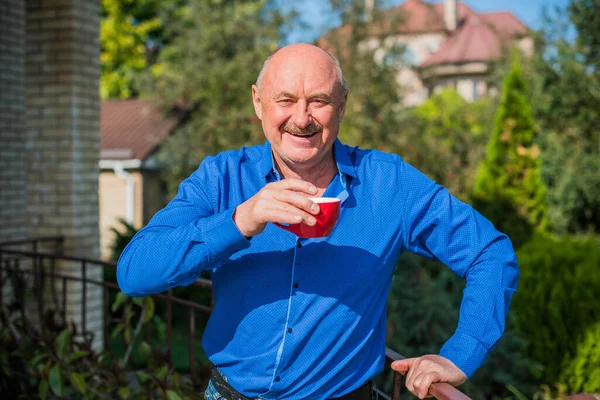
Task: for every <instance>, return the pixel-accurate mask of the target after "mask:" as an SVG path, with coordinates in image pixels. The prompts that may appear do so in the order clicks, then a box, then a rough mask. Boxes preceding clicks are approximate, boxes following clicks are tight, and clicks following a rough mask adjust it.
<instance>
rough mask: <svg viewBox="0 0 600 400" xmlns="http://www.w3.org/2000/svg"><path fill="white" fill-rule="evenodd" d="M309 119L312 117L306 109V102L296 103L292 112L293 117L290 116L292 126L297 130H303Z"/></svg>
mask: <svg viewBox="0 0 600 400" xmlns="http://www.w3.org/2000/svg"><path fill="white" fill-rule="evenodd" d="M311 118H312V116H311V113H310V109H309V108H308V102H306V101H299V102H297V103H296V107H295V110H294V115H293V116H292V121H293V122H294V124H295V125H296V126H297V127H298V128H300V129H304V128H306V127H307V126H308V125H309V124H310V122H311Z"/></svg>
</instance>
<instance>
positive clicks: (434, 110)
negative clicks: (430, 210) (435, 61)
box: [390, 88, 496, 201]
mask: <svg viewBox="0 0 600 400" xmlns="http://www.w3.org/2000/svg"><path fill="white" fill-rule="evenodd" d="M495 106H496V101H494V99H492V98H481V99H479V100H477V101H475V102H472V103H468V102H467V101H465V100H464V99H463V98H462V97H461V96H460V95H459V94H458V92H456V90H454V89H451V88H448V89H445V90H444V91H442V92H440V93H437V94H434V95H432V96H431V97H430V98H429V99H428V100H427V101H425V102H424V103H423V104H421V105H419V106H417V107H415V108H414V109H409V110H405V111H404V112H403V113H402V115H403V117H402V121H401V122H400V124H399V127H400V128H399V132H398V133H397V134H396V135H394V136H393V137H391V138H390V143H391V145H392V147H393V148H394V149H395V151H397V152H398V153H400V154H401V155H402V156H403V158H404V159H405V160H406V161H407V162H409V163H411V164H412V165H414V166H415V167H417V168H418V169H420V170H421V171H423V172H424V173H425V174H427V175H428V176H429V177H430V178H431V179H433V180H435V181H436V182H438V183H439V184H441V185H443V186H445V187H446V188H448V190H450V192H451V193H452V194H453V195H455V196H457V197H458V198H460V199H461V200H463V201H469V200H470V196H471V193H472V190H473V181H474V179H475V173H476V171H477V166H478V165H479V163H480V162H481V160H482V159H483V157H484V154H485V145H486V143H487V142H488V139H489V132H490V131H491V130H492V121H493V112H494V110H495Z"/></svg>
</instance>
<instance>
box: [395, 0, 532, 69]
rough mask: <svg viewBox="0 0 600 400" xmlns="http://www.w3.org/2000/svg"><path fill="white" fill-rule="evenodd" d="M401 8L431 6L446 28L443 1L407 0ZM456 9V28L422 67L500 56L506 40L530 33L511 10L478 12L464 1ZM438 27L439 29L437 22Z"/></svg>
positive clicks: (485, 59) (490, 58)
mask: <svg viewBox="0 0 600 400" xmlns="http://www.w3.org/2000/svg"><path fill="white" fill-rule="evenodd" d="M403 7H404V8H403ZM399 8H400V9H401V10H402V9H404V11H403V12H408V13H410V10H412V9H429V13H435V14H436V15H437V16H438V19H439V20H440V21H441V24H442V29H444V26H443V25H444V4H443V3H435V4H427V3H424V2H423V1H422V0H407V1H406V2H405V3H404V4H402V5H401V6H400V7H399ZM457 8H458V10H457V14H458V15H457V29H456V30H454V31H452V32H449V36H448V38H447V39H446V41H444V42H443V43H442V45H441V46H440V48H439V49H438V50H437V51H436V52H435V53H433V54H431V55H430V56H429V57H428V58H426V59H425V60H424V61H423V62H422V63H421V66H422V67H425V66H430V65H439V64H456V63H466V62H477V61H490V60H494V59H497V58H498V57H500V54H501V51H502V46H503V45H504V44H505V43H507V41H509V40H511V39H514V38H517V37H521V36H525V35H526V34H527V27H526V26H525V24H523V22H521V21H520V20H519V19H518V18H517V17H516V16H515V15H514V14H512V13H511V12H509V11H498V12H489V13H477V12H475V11H473V10H472V9H471V8H469V7H468V6H467V5H465V4H464V3H462V2H457ZM409 15H411V14H409ZM411 18H414V17H411V16H409V19H411ZM435 28H436V30H439V29H438V26H437V25H436V26H435Z"/></svg>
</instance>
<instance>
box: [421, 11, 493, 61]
mask: <svg viewBox="0 0 600 400" xmlns="http://www.w3.org/2000/svg"><path fill="white" fill-rule="evenodd" d="M501 51H502V42H501V39H500V37H499V36H498V35H497V34H496V33H495V32H494V31H493V29H492V28H490V26H489V25H488V24H486V23H485V22H484V21H482V20H481V18H479V17H477V16H475V17H471V18H468V19H467V20H466V21H465V22H464V24H463V25H462V26H461V27H460V29H458V30H457V31H456V32H455V33H454V34H453V35H450V37H448V39H447V40H446V41H445V42H444V44H442V46H440V48H439V49H438V51H436V52H435V53H433V54H431V55H430V56H429V57H428V58H427V59H425V60H424V61H423V62H422V63H421V66H422V67H426V66H429V65H439V64H458V63H466V62H477V61H489V60H493V59H497V58H498V57H500V54H501Z"/></svg>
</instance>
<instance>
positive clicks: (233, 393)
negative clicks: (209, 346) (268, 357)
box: [210, 368, 373, 400]
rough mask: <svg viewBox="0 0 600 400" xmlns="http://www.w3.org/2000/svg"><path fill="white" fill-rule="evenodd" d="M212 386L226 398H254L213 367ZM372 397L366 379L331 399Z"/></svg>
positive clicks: (357, 399) (369, 382)
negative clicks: (236, 387)
mask: <svg viewBox="0 0 600 400" xmlns="http://www.w3.org/2000/svg"><path fill="white" fill-rule="evenodd" d="M210 380H211V381H212V384H213V386H214V387H215V389H217V391H218V392H219V393H220V394H221V396H223V397H224V398H225V399H227V400H254V399H252V398H250V397H246V396H244V395H243V394H241V393H240V392H238V391H237V390H235V388H234V387H233V386H231V385H230V384H229V382H227V379H225V377H223V375H221V373H220V372H219V370H218V369H217V368H213V369H212V372H211V376H210ZM372 398H373V381H371V380H368V381H367V382H365V383H364V384H363V385H362V386H361V387H359V388H358V389H355V390H353V391H352V392H350V393H347V394H345V395H343V396H342V397H335V398H334V399H331V400H371V399H372Z"/></svg>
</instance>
